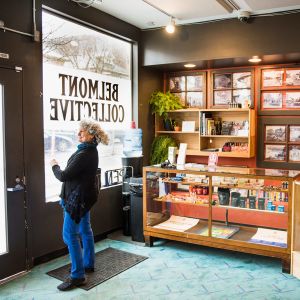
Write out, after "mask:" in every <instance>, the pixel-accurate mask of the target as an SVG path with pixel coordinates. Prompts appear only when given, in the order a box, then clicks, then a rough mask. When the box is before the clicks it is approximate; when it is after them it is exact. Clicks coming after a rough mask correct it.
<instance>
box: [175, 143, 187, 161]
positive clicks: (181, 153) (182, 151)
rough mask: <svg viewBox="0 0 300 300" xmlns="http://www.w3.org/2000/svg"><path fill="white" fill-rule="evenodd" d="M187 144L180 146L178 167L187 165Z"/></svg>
mask: <svg viewBox="0 0 300 300" xmlns="http://www.w3.org/2000/svg"><path fill="white" fill-rule="evenodd" d="M186 149H187V144H186V143H180V145H179V153H178V157H177V165H184V164H185V157H186Z"/></svg>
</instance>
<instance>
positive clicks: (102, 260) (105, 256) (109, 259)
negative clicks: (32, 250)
mask: <svg viewBox="0 0 300 300" xmlns="http://www.w3.org/2000/svg"><path fill="white" fill-rule="evenodd" d="M147 258H148V257H146V256H142V255H137V254H133V253H129V252H126V251H122V250H118V249H115V248H111V247H109V248H106V249H104V250H102V251H99V252H97V253H96V256H95V272H93V273H88V274H86V278H87V283H86V284H85V285H82V286H80V288H82V289H84V290H86V291H88V290H89V289H91V288H93V287H95V286H96V285H98V284H100V283H102V282H104V281H106V280H108V279H110V278H112V277H114V276H116V275H118V274H120V273H122V272H123V271H125V270H127V269H129V268H131V267H133V266H134V265H136V264H138V263H140V262H142V261H144V260H145V259H147ZM70 267H71V264H68V265H65V266H63V267H60V268H57V269H55V270H52V271H49V272H47V274H48V275H50V276H52V277H54V278H56V279H59V280H62V281H64V280H65V279H66V278H67V277H69V275H70V273H69V269H70Z"/></svg>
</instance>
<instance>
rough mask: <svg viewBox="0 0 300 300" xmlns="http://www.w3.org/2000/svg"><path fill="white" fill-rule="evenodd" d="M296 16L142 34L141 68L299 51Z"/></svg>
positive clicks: (299, 18)
mask: <svg viewBox="0 0 300 300" xmlns="http://www.w3.org/2000/svg"><path fill="white" fill-rule="evenodd" d="M299 32H300V13H297V14H289V15H282V16H273V17H260V18H253V19H252V20H251V22H250V23H249V24H244V23H241V22H240V21H238V20H237V19H230V20H226V21H219V22H214V23H207V24H198V25H189V26H178V27H177V28H176V31H175V33H174V34H173V35H170V34H167V33H166V32H165V30H164V29H160V30H149V31H144V32H143V46H144V53H143V60H142V63H143V65H144V66H153V65H154V66H155V65H161V64H162V65H164V64H172V63H182V62H189V61H200V60H202V61H203V60H204V61H206V60H215V59H225V58H238V57H250V56H252V55H270V54H282V55H286V54H289V53H293V52H299V51H300V40H299V39H298V38H297V36H298V35H299Z"/></svg>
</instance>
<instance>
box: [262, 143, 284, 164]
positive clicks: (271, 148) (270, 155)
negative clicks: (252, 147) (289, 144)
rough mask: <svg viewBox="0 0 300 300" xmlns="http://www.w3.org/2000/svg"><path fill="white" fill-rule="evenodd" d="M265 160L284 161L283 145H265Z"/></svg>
mask: <svg viewBox="0 0 300 300" xmlns="http://www.w3.org/2000/svg"><path fill="white" fill-rule="evenodd" d="M265 160H268V161H286V146H285V145H265Z"/></svg>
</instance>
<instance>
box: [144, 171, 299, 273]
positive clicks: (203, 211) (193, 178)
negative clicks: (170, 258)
mask: <svg viewBox="0 0 300 300" xmlns="http://www.w3.org/2000/svg"><path fill="white" fill-rule="evenodd" d="M299 176H300V171H288V170H274V169H250V168H229V167H217V168H215V169H214V170H209V169H208V168H207V167H206V166H202V165H194V166H193V165H192V166H191V167H190V168H185V169H183V170H176V169H164V168H160V167H144V169H143V189H144V190H143V223H144V236H145V241H146V244H147V245H150V246H151V245H152V243H153V238H154V237H158V238H165V239H170V240H176V241H182V242H187V243H193V244H200V245H205V246H210V247H216V248H222V249H228V250H234V251H239V252H246V253H253V254H259V255H265V256H271V257H276V258H280V259H281V260H282V269H283V271H285V272H290V266H291V256H292V253H293V257H294V259H295V261H297V259H298V260H299V258H298V256H299V257H300V255H299V253H300V247H299V245H298V244H299V242H298V239H295V236H296V234H297V232H298V231H299V220H298V219H299V217H298V216H297V214H296V211H295V210H294V209H296V210H297V212H299V204H298V202H297V200H299V199H295V197H296V196H297V197H299V196H298V195H299V192H300V186H299V187H296V184H295V182H296V179H297V178H299ZM297 191H298V192H297ZM293 220H296V223H295V224H296V225H295V226H294V227H293ZM297 224H298V225H297ZM293 245H294V246H293ZM293 250H294V251H293ZM297 255H298V256H297ZM293 270H294V271H295V272H296V270H297V267H293ZM298 272H299V274H300V270H298Z"/></svg>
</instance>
